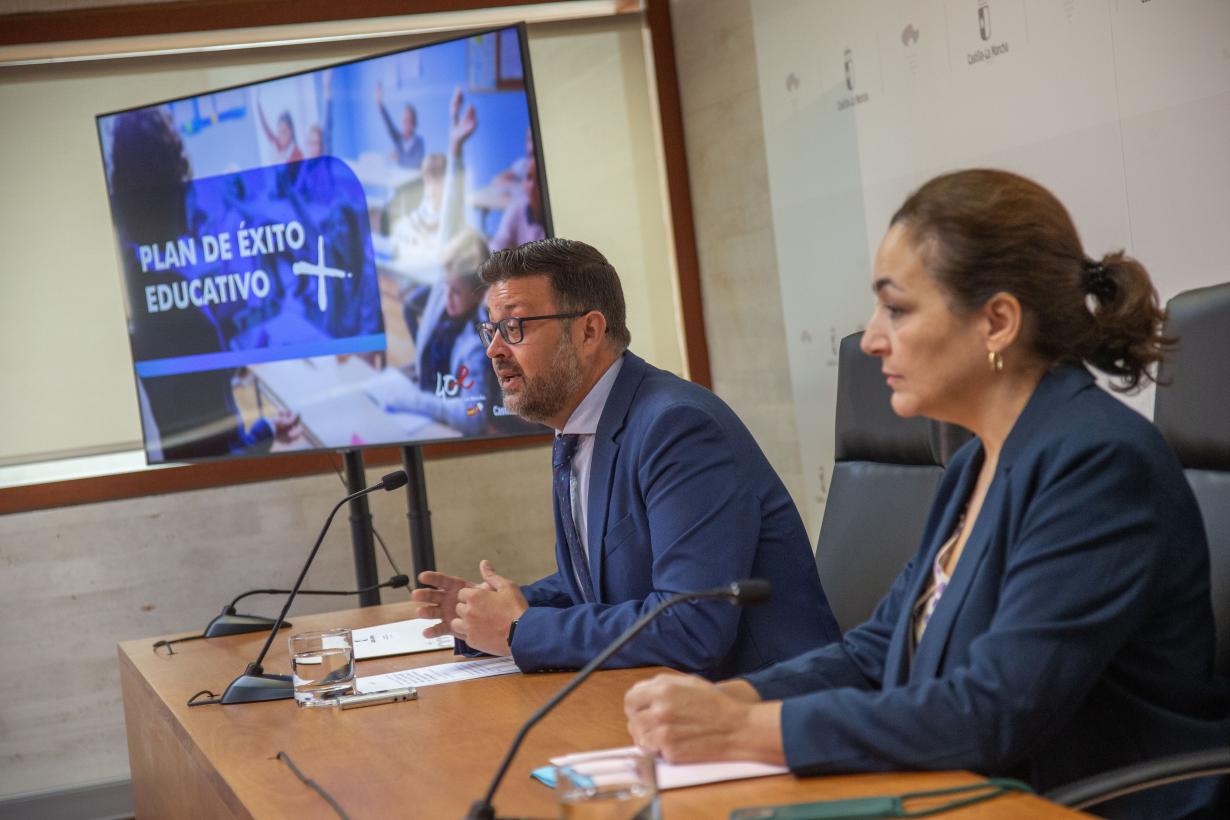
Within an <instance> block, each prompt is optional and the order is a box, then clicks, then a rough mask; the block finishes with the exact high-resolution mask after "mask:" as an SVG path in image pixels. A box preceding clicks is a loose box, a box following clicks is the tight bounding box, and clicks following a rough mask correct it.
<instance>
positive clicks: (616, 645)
mask: <svg viewBox="0 0 1230 820" xmlns="http://www.w3.org/2000/svg"><path fill="white" fill-rule="evenodd" d="M772 594H773V586H772V585H771V584H770V583H769V582H768V581H765V580H764V579H762V578H745V579H744V580H742V581H735V582H734V583H732V584H727V585H726V586H724V587H717V588H716V589H707V590H704V591H702V592H680V593H677V594H675V595H672V596H670V597H669V598H666V599H664V600H663V601H662V602H661V603H659V604H658V605H657V606H655V607H654V608H653V609H651V610H650V611H649V612H647V613H646V614H644V615H642V616H641V617H640V619H638V620H637V622H636V623H634V624H632V626H630V627H628V629H627V630H626V631H625V632H624V633H623V634H622V635H620V636H619V637H618V638H616V639H615V640H614V641H612V642H611V643H610V644H609V645H608V646H607V648H606V649H604V650H602V652H601V653H599V654H598V656H597V657H595V658H594V659H593V660H592V661H590V662H589V663H587V664H585V666H584V667H582V669H581V671H579V672H577V674H576V675H575V676H574V677H573V679H572V680H570V681H568V683H567V684H566V685H565V686H564V688H563V689H561V690H559V691H558V692H556V693H555V696H554V697H552V698H551V699H550V700H549V701H547V702H546V703H544V704H543V705H542V706H541V707H539V709H538V711H536V712H534V714H532V715H530V719H529V720H527V721H526V722H525V724H524V725H523V726H522V727H521V728H520V730H518V731H517V736H516V737H514V738H513V742H512V745H510V746H509V747H508V752H507V753H506V754H505V755H504V759H503V760H502V761H501V762H500V768H499V769H497V770H496V773H495V777H493V778H492V779H491V785H490V786H488V787H487V793H486V794H485V795H483V797H482V799H480V800H475V801H474V802H473V803H472V804H471V805H470V810H469V811H468V812H467V813H466V820H495V806H493V805H492V803H491V798H493V797H495V790H496V789H498V788H499V787H500V782H501V781H502V780H503V779H504V775H505V774H506V773H507V772H508V766H509V764H511V763H512V759H513V756H514V755H516V754H517V749H519V748H521V742H522V741H523V740H525V736H526V735H527V734H529V731H530V729H532V728H533V727H534V724H536V723H538V721H540V720H542V719H543V718H544V717H546V716H547V715H548V714H549V713H550V712H551V710H552V709H554V708H555V707H556V706H558V705H559V702H560V701H562V700H563V699H564V698H566V697H568V695H569V694H570V693H571V692H572V690H574V689H576V688H577V687H578V686H580V685H581V684H582V683H584V682H585V680H586V678H588V677H589V676H590V675H592V674H593V673H594V671H595V670H596V669H597V668H598V667H600V666H602V664H604V663H606V662H607V661H608V660H609V659H610V657H611V656H612V655H614V654H615V653H616V652H618V651H619V650H621V649H623V648H624V645H625V644H627V643H628V642H629V641H631V640H632V639H633V638H635V637H636V636H637V635H638V634H640V632H641V630H643V629H644V628H645V627H647V626H649V624H650V623H651V622H652V621H653V620H654V619H655V618H657V617H658V616H659V615H661V614H662V613H663V612H665V611H666V610H668V609H670V608H671V607H673V606H674V605H675V604H681V603H683V602H684V601H704V600H712V599H720V600H726V601H729V602H730V603H731V604H732V605H733V606H755V605H756V604H763V603H764V602H765V601H767V600H769V597H770V596H771V595H772Z"/></svg>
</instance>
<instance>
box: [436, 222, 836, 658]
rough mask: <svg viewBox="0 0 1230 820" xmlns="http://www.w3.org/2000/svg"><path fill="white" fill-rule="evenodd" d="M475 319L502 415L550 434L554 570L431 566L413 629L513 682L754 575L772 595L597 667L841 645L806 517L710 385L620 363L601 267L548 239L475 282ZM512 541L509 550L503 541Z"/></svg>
mask: <svg viewBox="0 0 1230 820" xmlns="http://www.w3.org/2000/svg"><path fill="white" fill-rule="evenodd" d="M481 275H482V278H483V281H484V282H485V283H486V284H487V285H488V286H489V287H490V290H489V291H488V295H487V307H488V311H489V314H490V320H489V321H487V322H483V323H482V324H481V325H480V332H481V334H482V335H483V338H484V341H486V342H487V356H488V357H489V358H490V359H491V361H492V365H493V367H494V368H495V373H496V378H497V380H498V382H499V384H500V389H501V391H502V392H503V395H504V406H505V407H507V408H508V409H510V410H512V411H514V412H516V413H517V414H518V415H520V416H521V417H522V418H526V419H530V420H532V421H538V422H541V423H544V424H547V425H549V426H551V427H553V428H554V429H555V430H556V438H555V445H554V447H553V454H552V455H553V459H552V463H553V469H554V473H555V480H554V487H553V501H554V512H555V532H556V550H555V551H556V561H557V565H558V571H557V572H556V573H554V574H553V575H550V576H548V577H546V578H543V579H542V580H540V581H538V582H536V583H533V584H529V585H527V586H524V587H519V586H517V585H516V584H514V583H512V582H510V581H508V580H507V579H505V578H503V577H501V576H500V575H498V574H496V572H495V571H494V569H493V568H492V567H491V565H490V563H488V562H487V561H483V562H482V563H481V564H480V573H481V574H482V583H481V584H474V583H468V582H466V581H465V580H464V579H462V578H457V577H454V576H448V575H444V574H442V573H435V572H427V573H423V574H422V575H421V576H420V580H422V581H423V582H424V583H427V584H430V585H431V586H433V587H435V589H431V590H426V589H423V590H416V591H415V593H414V598H415V600H417V601H420V602H422V603H424V604H426V605H427V606H426V607H425V608H424V610H423V611H422V612H421V615H422V617H439V618H441V619H442V623H441V624H439V625H437V626H436V627H434V628H433V629H431V630H429V631H428V633H427V634H428V635H438V634H446V633H449V632H451V633H452V634H453V635H455V636H456V637H458V638H460V639H462V640H463V641H464V642H466V643H467V644H468V645H469V646H470V647H472V648H474V649H478V650H481V651H483V652H487V653H490V654H493V655H508V654H511V655H512V656H513V658H514V660H515V661H516V663H517V665H518V666H519V667H520V668H521V669H522V670H524V671H527V672H528V671H536V670H544V669H553V668H560V667H579V666H582V665H584V664H585V663H586V662H587V661H589V660H590V659H591V658H592V657H593V656H594V655H596V654H597V653H598V652H599V651H600V650H601V649H602V648H603V647H604V646H606V645H607V644H608V643H610V642H611V641H612V640H613V639H614V638H616V637H617V636H618V635H619V634H620V633H622V632H623V631H624V630H625V629H627V628H628V627H629V626H630V625H631V624H632V623H633V622H634V621H635V620H636V619H637V618H639V617H640V616H641V615H642V614H644V613H645V612H647V611H648V610H649V609H651V608H652V607H653V606H655V605H656V604H657V603H658V602H660V601H661V600H662V599H663V598H664V597H666V596H668V595H671V594H673V593H677V592H683V591H689V590H698V589H706V588H709V587H714V586H719V585H722V584H726V583H729V582H731V581H734V580H736V579H739V578H745V577H759V578H765V579H767V580H768V581H769V582H770V583H771V584H772V585H773V589H774V593H773V597H772V599H771V601H770V602H769V603H768V604H766V605H764V606H761V607H757V608H752V609H748V610H746V611H742V610H739V609H737V608H734V607H731V606H730V605H729V604H726V603H722V602H712V601H710V602H702V603H694V604H685V605H682V606H679V607H676V608H675V609H673V610H669V611H668V612H667V613H666V614H665V615H663V616H662V617H661V618H659V619H658V620H657V621H656V622H654V623H653V624H652V625H651V626H650V627H649V628H647V629H646V630H645V631H644V632H643V633H641V635H640V636H639V637H638V638H637V639H636V640H634V641H633V642H632V643H631V644H629V645H628V646H627V647H626V648H625V649H624V650H623V651H622V652H620V653H619V654H618V655H616V656H615V657H614V658H613V659H612V660H611V662H610V664H609V665H611V666H639V665H653V664H661V665H665V666H670V667H673V668H676V669H681V670H686V671H691V672H697V673H700V674H703V675H706V676H708V677H713V678H720V677H723V676H727V675H731V674H737V673H742V672H750V671H752V670H756V669H760V668H763V667H765V666H767V665H769V664H772V663H774V662H775V661H778V660H783V659H785V658H788V657H791V656H793V655H796V654H798V653H799V652H801V651H804V650H806V649H809V648H813V647H817V646H820V645H823V644H825V643H828V642H830V641H834V640H837V639H838V638H839V637H840V633H839V632H838V629H837V625H836V622H835V621H834V619H833V615H832V612H831V611H830V609H829V606H828V602H827V601H826V600H825V597H824V592H823V590H821V588H820V580H819V577H818V576H817V574H816V568H815V563H814V561H813V559H812V553H811V549H810V546H809V543H808V538H807V534H806V532H805V530H804V528H803V522H802V520H801V519H800V518H799V514H798V512H797V510H796V509H795V507H794V504H793V503H792V502H791V500H790V497H789V495H788V494H787V493H786V489H785V487H784V486H783V485H782V483H781V480H780V479H779V478H778V477H777V475H776V473H774V471H773V468H772V467H771V466H770V465H769V463H768V461H767V460H766V459H765V457H764V454H763V453H761V451H760V448H759V447H758V446H757V445H756V442H755V440H754V439H753V438H752V435H751V434H750V433H749V432H748V430H747V428H746V427H744V426H743V423H742V422H740V421H739V419H738V417H737V416H735V414H734V413H733V412H732V411H731V409H730V408H729V407H727V406H726V405H725V404H724V403H723V402H722V401H721V400H720V399H718V398H717V397H716V396H714V395H713V394H712V393H710V392H709V391H707V390H705V389H703V388H701V387H698V386H696V385H694V384H692V383H691V382H688V381H685V380H683V379H680V378H678V377H676V376H674V375H672V374H670V373H667V372H665V371H662V370H658V369H657V368H655V367H652V366H651V365H649V364H647V363H646V362H644V361H643V360H642V359H640V358H638V357H637V356H635V355H633V354H632V353H630V352H627V346H628V342H629V338H630V334H629V333H628V329H627V327H626V325H625V321H624V300H623V291H622V289H621V287H620V284H619V277H618V275H617V274H616V273H615V269H614V268H613V267H611V265H610V263H608V262H607V260H606V259H605V258H604V257H603V256H602V254H600V253H599V252H598V251H597V250H595V249H594V248H592V247H590V246H589V245H586V244H584V243H581V242H574V241H569V240H563V239H546V240H542V241H539V242H531V243H528V244H526V245H522V246H521V247H518V248H514V249H510V250H507V251H503V252H500V253H497V254H495V255H493V256H492V257H491V259H490V260H489V261H488V262H487V263H486V264H485V265H484V266H483V268H482V270H481ZM509 537H510V541H512V542H515V541H516V534H515V532H510V535H509Z"/></svg>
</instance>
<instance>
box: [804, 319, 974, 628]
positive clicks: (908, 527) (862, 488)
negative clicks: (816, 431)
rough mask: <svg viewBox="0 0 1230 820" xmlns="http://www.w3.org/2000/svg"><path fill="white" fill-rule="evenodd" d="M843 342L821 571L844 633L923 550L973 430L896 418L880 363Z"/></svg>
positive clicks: (852, 341) (855, 342)
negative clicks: (947, 471) (943, 486)
mask: <svg viewBox="0 0 1230 820" xmlns="http://www.w3.org/2000/svg"><path fill="white" fill-rule="evenodd" d="M862 335H863V334H862V333H854V334H851V335H849V336H847V337H845V338H844V339H842V340H841V350H840V354H839V358H838V365H837V424H836V439H835V446H834V456H835V463H834V465H833V475H832V479H831V481H830V482H829V494H828V503H827V504H826V506H825V508H824V520H823V521H822V522H821V525H820V538H819V539H818V544H817V547H816V568H817V569H818V570H819V572H820V581H821V583H823V584H824V592H825V595H827V596H828V599H829V604H830V605H831V606H832V608H833V614H834V615H835V616H836V617H837V624H838V626H839V627H840V628H841V631H842V632H843V633H844V632H846V631H847V630H849V629H850V628H851V627H854V626H857V625H858V624H860V623H862V622H863V621H865V620H867V618H869V617H870V616H871V613H872V611H873V610H874V609H875V606H876V604H877V603H879V601H880V599H881V598H883V597H884V595H885V593H887V592H888V590H889V587H891V586H892V583H893V580H894V579H895V578H896V577H897V573H899V572H900V571H901V568H902V567H903V566H904V565H905V562H906V561H908V560H909V559H910V557H911V556H912V555H913V554H914V552H915V551H916V550H917V549H918V543H919V539H920V538H921V537H922V531H923V526H924V525H925V523H926V520H927V512H928V510H929V509H930V508H931V501H932V499H933V498H934V496H935V489H936V487H937V486H938V485H939V481H940V476H941V475H943V471H944V465H945V464H947V463H948V460H949V459H950V458H951V457H952V454H953V453H955V452H956V450H957V448H959V447H960V446H961V445H962V444H964V443H965V442H966V441H968V440H969V438H970V433H969V431H967V430H965V429H963V428H960V427H957V426H955V425H951V424H940V423H937V422H933V421H930V420H928V419H924V418H912V419H903V418H901V417H900V416H898V415H897V414H896V413H894V412H893V409H892V406H891V404H890V397H891V395H892V391H890V390H889V387H888V384H887V383H886V382H885V381H884V376H883V374H882V373H881V372H880V360H879V359H877V358H875V357H872V356H868V355H866V354H865V353H863V352H862V351H861V350H860V349H859V340H860V339H861V338H862Z"/></svg>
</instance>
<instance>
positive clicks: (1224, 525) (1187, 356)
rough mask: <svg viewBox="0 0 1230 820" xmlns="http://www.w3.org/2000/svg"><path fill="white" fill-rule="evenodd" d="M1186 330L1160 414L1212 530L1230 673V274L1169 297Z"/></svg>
mask: <svg viewBox="0 0 1230 820" xmlns="http://www.w3.org/2000/svg"><path fill="white" fill-rule="evenodd" d="M1166 310H1167V312H1168V314H1169V318H1168V319H1167V321H1166V333H1167V334H1168V335H1171V336H1177V337H1178V338H1179V350H1178V351H1177V352H1176V353H1174V354H1172V355H1171V356H1168V357H1167V358H1166V361H1165V363H1164V364H1163V365H1162V368H1161V371H1160V373H1159V379H1160V381H1161V385H1160V386H1159V387H1158V388H1157V398H1156V399H1155V401H1154V405H1153V420H1154V422H1155V423H1156V424H1157V426H1158V427H1159V428H1160V429H1161V431H1162V435H1163V436H1165V437H1166V441H1167V442H1168V443H1169V444H1170V446H1171V448H1172V449H1173V450H1174V451H1175V453H1176V454H1177V455H1178V456H1179V461H1180V462H1182V464H1183V472H1184V473H1185V474H1186V475H1187V481H1188V483H1189V484H1191V486H1192V491H1193V492H1194V493H1195V494H1196V501H1197V503H1198V504H1199V505H1200V513H1201V515H1202V516H1203V518H1204V530H1205V533H1206V534H1207V535H1208V538H1209V573H1210V576H1211V581H1212V593H1213V620H1214V623H1215V624H1216V630H1217V673H1218V674H1219V675H1220V676H1221V677H1223V678H1225V679H1226V680H1230V282H1228V283H1226V284H1224V285H1215V286H1213V287H1210V288H1199V289H1197V290H1189V291H1187V292H1185V293H1180V294H1179V295H1178V296H1176V297H1174V298H1173V299H1171V300H1170V302H1169V303H1167V305H1166Z"/></svg>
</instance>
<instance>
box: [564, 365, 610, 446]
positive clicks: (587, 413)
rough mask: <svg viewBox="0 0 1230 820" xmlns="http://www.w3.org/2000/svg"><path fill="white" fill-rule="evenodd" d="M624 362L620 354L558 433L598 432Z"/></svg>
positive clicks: (590, 433) (591, 433)
mask: <svg viewBox="0 0 1230 820" xmlns="http://www.w3.org/2000/svg"><path fill="white" fill-rule="evenodd" d="M623 364H624V357H623V354H620V356H619V358H618V359H616V360H615V361H614V362H612V363H611V366H610V367H608V368H607V369H606V372H605V373H603V374H602V378H600V379H598V381H597V383H596V384H595V385H594V386H593V387H591V388H590V390H589V393H587V394H586V395H585V398H583V399H581V403H580V404H578V405H577V409H575V410H573V411H572V415H571V416H569V417H568V421H567V422H566V423H565V424H564V429H563V430H557V431H556V432H557V433H567V434H580V435H586V436H592V435H593V434H594V433H597V432H598V421H599V420H600V419H601V418H602V410H603V408H604V407H606V400H607V397H608V396H610V395H611V388H613V387H614V386H615V379H616V377H618V376H619V369H620V368H621V367H623Z"/></svg>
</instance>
